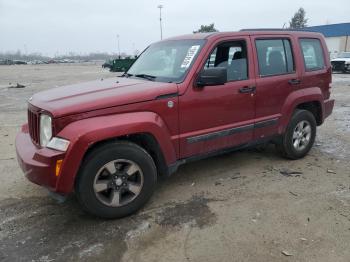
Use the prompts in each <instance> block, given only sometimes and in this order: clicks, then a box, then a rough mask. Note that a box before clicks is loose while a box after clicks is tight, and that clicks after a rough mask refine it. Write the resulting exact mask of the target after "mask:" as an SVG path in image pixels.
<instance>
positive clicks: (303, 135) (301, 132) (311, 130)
mask: <svg viewBox="0 0 350 262" xmlns="http://www.w3.org/2000/svg"><path fill="white" fill-rule="evenodd" d="M315 137H316V120H315V117H314V115H313V114H312V113H311V112H310V111H307V110H301V109H297V110H296V111H295V112H294V113H293V116H292V118H291V120H290V122H289V124H288V127H287V130H286V132H285V134H284V135H283V136H282V138H281V141H280V142H279V143H278V144H277V149H278V151H279V152H280V153H281V154H282V156H283V157H285V158H288V159H300V158H303V157H304V156H305V155H306V154H307V153H308V152H309V151H310V149H311V147H312V145H313V144H314V142H315Z"/></svg>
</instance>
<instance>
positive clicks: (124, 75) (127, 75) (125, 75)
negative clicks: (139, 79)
mask: <svg viewBox="0 0 350 262" xmlns="http://www.w3.org/2000/svg"><path fill="white" fill-rule="evenodd" d="M130 76H133V74H129V73H126V72H125V73H124V74H122V75H121V76H119V77H130Z"/></svg>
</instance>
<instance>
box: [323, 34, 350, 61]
mask: <svg viewBox="0 0 350 262" xmlns="http://www.w3.org/2000/svg"><path fill="white" fill-rule="evenodd" d="M326 43H327V46H328V50H329V52H330V57H331V59H332V58H334V57H336V56H337V54H339V53H340V52H344V51H348V52H349V51H350V37H348V41H347V45H348V46H347V48H345V45H346V36H339V37H327V38H326Z"/></svg>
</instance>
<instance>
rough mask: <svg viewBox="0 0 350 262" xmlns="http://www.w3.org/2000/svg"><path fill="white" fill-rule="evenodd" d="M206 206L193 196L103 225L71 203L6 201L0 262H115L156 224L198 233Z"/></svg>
mask: <svg viewBox="0 0 350 262" xmlns="http://www.w3.org/2000/svg"><path fill="white" fill-rule="evenodd" d="M210 201H212V200H210V199H207V198H204V197H200V196H195V197H193V198H192V199H190V200H189V201H187V202H183V203H168V204H166V205H165V206H164V207H160V208H156V209H154V210H151V212H147V214H143V213H142V212H141V213H140V214H135V215H132V216H129V217H126V218H123V219H116V220H103V219H98V218H95V217H91V216H89V215H87V214H85V213H84V212H83V211H81V209H80V207H79V205H78V203H77V201H76V200H75V198H71V199H69V200H68V201H67V202H66V203H64V204H58V203H57V202H55V201H54V200H52V199H50V198H40V197H32V198H24V199H6V200H3V201H1V202H0V243H1V244H0V261H53V260H56V259H59V260H60V261H77V260H82V259H83V260H84V261H96V260H100V259H102V258H103V261H118V260H119V259H121V258H122V256H123V254H124V253H125V252H126V251H127V249H128V245H127V241H129V240H130V239H135V240H136V239H138V238H142V237H143V234H146V233H147V232H148V229H149V228H151V227H152V226H155V225H156V224H157V225H158V226H164V227H163V228H164V229H165V230H170V231H171V230H172V228H169V227H167V226H171V227H175V226H182V225H185V224H186V223H187V224H188V223H189V222H193V221H194V224H193V226H196V227H199V228H203V227H205V226H209V225H211V224H213V223H214V222H215V221H216V215H215V214H214V213H213V212H212V211H211V210H210V208H209V207H208V203H209V202H210ZM146 211H147V210H146Z"/></svg>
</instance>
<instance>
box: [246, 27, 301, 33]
mask: <svg viewBox="0 0 350 262" xmlns="http://www.w3.org/2000/svg"><path fill="white" fill-rule="evenodd" d="M240 31H242V32H244V31H301V30H298V29H288V28H247V29H246V28H245V29H241V30H240Z"/></svg>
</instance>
